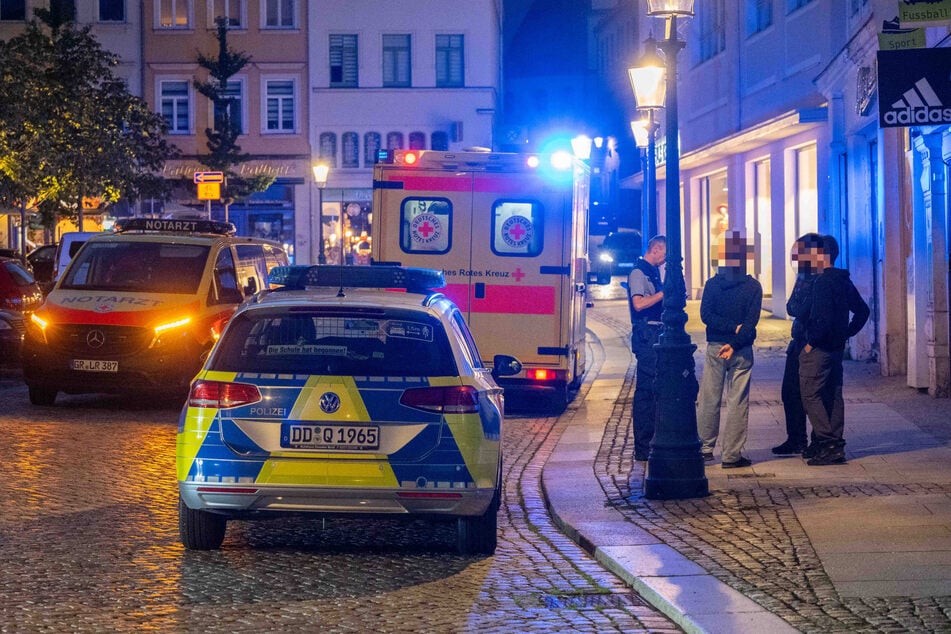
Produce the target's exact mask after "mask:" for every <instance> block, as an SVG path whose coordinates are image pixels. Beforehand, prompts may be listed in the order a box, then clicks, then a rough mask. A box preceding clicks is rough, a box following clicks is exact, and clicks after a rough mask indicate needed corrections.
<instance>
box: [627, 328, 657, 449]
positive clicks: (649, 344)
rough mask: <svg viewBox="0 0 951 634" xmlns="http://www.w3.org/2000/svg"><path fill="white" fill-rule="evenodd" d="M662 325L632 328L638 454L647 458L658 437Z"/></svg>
mask: <svg viewBox="0 0 951 634" xmlns="http://www.w3.org/2000/svg"><path fill="white" fill-rule="evenodd" d="M660 329H661V327H660V326H654V325H649V324H647V323H646V322H635V323H634V325H633V327H632V328H631V351H632V352H634V356H635V357H636V358H637V373H636V374H635V379H636V380H635V385H634V414H633V418H634V456H635V457H636V458H640V459H646V458H647V455H648V454H649V453H650V446H651V440H653V439H654V418H655V411H654V410H655V402H656V395H655V393H654V379H655V378H656V376H657V351H656V350H655V349H654V344H656V343H657V338H658V337H659V336H660Z"/></svg>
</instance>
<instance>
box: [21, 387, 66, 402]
mask: <svg viewBox="0 0 951 634" xmlns="http://www.w3.org/2000/svg"><path fill="white" fill-rule="evenodd" d="M27 387H28V388H29V391H30V403H32V404H33V405H43V406H46V407H49V406H50V405H53V404H54V403H56V394H57V392H59V390H56V389H54V388H51V387H41V386H39V385H30V386H27Z"/></svg>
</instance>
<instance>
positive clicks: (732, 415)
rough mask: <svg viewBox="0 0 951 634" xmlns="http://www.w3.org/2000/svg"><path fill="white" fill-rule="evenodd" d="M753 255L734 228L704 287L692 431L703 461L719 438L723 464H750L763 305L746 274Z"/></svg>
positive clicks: (757, 287)
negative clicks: (702, 346)
mask: <svg viewBox="0 0 951 634" xmlns="http://www.w3.org/2000/svg"><path fill="white" fill-rule="evenodd" d="M752 255H753V250H752V248H751V247H750V245H747V243H746V240H745V239H744V238H743V236H742V235H740V232H738V231H727V232H726V233H724V235H723V238H722V239H721V242H720V243H719V244H718V245H717V274H716V275H715V276H713V277H711V278H710V279H709V280H707V283H706V284H704V286H703V297H702V298H701V300H700V320H701V321H702V322H703V323H704V324H705V325H706V327H707V354H706V359H705V361H704V364H703V380H702V381H701V383H700V395H699V399H698V401H697V433H698V435H699V436H700V442H701V443H702V446H701V451H702V453H703V458H704V460H713V448H714V446H715V445H716V443H717V439H719V440H720V445H721V447H722V462H721V464H720V466H721V467H722V468H724V469H733V468H737V467H748V466H750V465H751V464H753V463H752V462H751V461H750V459H749V458H746V457H744V456H743V448H744V446H745V445H746V432H747V428H748V425H749V415H750V400H749V397H750V378H751V376H752V372H753V340H754V339H756V324H757V323H758V322H759V314H760V311H761V310H762V308H763V287H762V286H760V283H759V282H758V281H756V280H755V279H754V278H753V277H752V276H750V275H748V274H747V273H746V265H747V261H748V259H749V258H750V257H752ZM724 387H726V423H725V424H724V426H723V434H722V436H721V434H720V402H721V400H722V399H723V388H724Z"/></svg>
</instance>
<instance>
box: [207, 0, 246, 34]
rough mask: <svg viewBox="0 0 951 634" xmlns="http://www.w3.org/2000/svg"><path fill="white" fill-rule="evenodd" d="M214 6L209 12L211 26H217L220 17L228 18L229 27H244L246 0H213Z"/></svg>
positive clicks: (209, 25)
mask: <svg viewBox="0 0 951 634" xmlns="http://www.w3.org/2000/svg"><path fill="white" fill-rule="evenodd" d="M212 3H213V4H214V7H212V8H211V11H210V12H209V14H208V18H209V24H208V27H209V28H215V26H216V22H215V20H217V19H218V18H224V19H225V20H227V24H228V27H229V28H232V29H243V28H245V21H244V6H243V5H244V0H212Z"/></svg>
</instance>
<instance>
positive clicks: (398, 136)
mask: <svg viewBox="0 0 951 634" xmlns="http://www.w3.org/2000/svg"><path fill="white" fill-rule="evenodd" d="M403 147H404V145H403V133H402V132H390V133H389V134H387V135H386V149H387V150H402V149H403Z"/></svg>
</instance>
